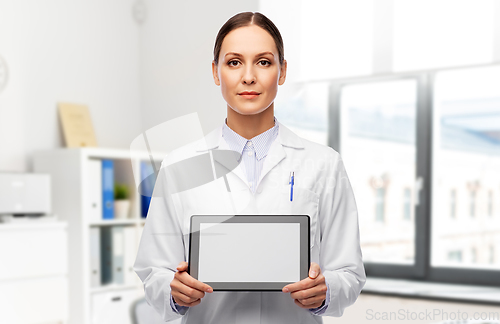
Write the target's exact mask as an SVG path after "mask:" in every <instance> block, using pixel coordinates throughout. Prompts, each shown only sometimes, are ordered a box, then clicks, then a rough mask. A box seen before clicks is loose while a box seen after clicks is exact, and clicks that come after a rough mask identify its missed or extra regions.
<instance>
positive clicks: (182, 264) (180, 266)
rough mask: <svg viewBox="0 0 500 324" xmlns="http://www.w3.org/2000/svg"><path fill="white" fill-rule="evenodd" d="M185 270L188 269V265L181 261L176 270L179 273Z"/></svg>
mask: <svg viewBox="0 0 500 324" xmlns="http://www.w3.org/2000/svg"><path fill="white" fill-rule="evenodd" d="M187 268H188V263H187V262H186V261H182V262H181V263H179V265H178V266H177V270H179V271H185V270H187Z"/></svg>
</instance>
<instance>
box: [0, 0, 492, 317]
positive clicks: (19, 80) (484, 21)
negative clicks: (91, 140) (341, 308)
mask: <svg viewBox="0 0 500 324" xmlns="http://www.w3.org/2000/svg"><path fill="white" fill-rule="evenodd" d="M242 11H259V12H262V13H263V14H265V15H266V16H267V17H269V18H270V19H271V20H272V21H273V22H274V23H275V24H276V25H277V27H278V28H279V30H280V32H281V34H282V36H283V39H284V44H285V59H286V60H287V61H288V72H287V80H286V82H285V84H284V85H283V86H281V87H280V88H279V92H278V96H277V99H276V101H275V114H276V117H277V119H278V120H279V121H280V122H282V123H284V124H285V125H287V126H288V127H289V128H291V129H292V130H293V131H295V132H296V133H297V134H299V135H301V136H303V137H305V138H307V139H310V140H313V141H316V142H318V143H321V144H324V145H330V146H331V147H333V148H334V149H336V150H337V151H339V152H340V154H341V156H342V157H343V160H344V163H345V166H346V169H347V172H348V175H349V178H350V181H351V183H352V186H353V189H354V192H355V196H356V201H357V204H358V209H359V221H360V237H361V248H362V252H363V258H364V262H365V266H366V270H367V275H368V280H367V284H366V286H365V289H364V290H363V292H362V293H361V295H360V297H359V299H358V301H357V302H356V304H355V305H353V306H351V307H349V308H348V309H346V311H345V313H344V316H343V317H342V318H339V319H334V318H324V322H325V323H334V322H337V323H362V322H365V321H366V322H370V321H379V320H380V321H384V322H387V323H398V322H401V321H406V320H408V321H412V322H415V323H439V322H443V321H447V320H449V321H458V320H470V322H471V323H472V322H474V323H496V322H498V323H500V307H499V306H500V0H432V1H431V0H349V1H347V0H329V1H326V0H322V1H320V0H308V1H305V0H289V1H284V0H279V1H278V0H260V1H257V0H249V1H244V2H241V1H229V0H218V1H170V0H168V1H167V0H127V1H123V0H110V1H95V0H94V1H72V2H67V1H62V0H42V1H34V0H20V1H10V0H0V172H11V173H12V172H18V173H32V172H36V171H37V169H36V165H35V164H36V163H35V155H36V154H37V152H45V151H52V150H55V149H59V148H62V147H64V142H63V135H62V130H61V126H60V121H59V118H58V113H57V105H58V103H59V102H76V103H82V104H85V105H87V106H88V109H89V111H90V115H91V117H92V123H93V127H94V130H95V135H96V138H97V142H98V146H99V147H100V148H106V149H114V150H116V151H113V152H126V151H127V150H128V149H129V148H130V145H131V143H132V142H133V141H134V139H136V138H137V137H138V136H139V135H141V133H143V132H145V131H147V130H149V129H152V128H154V127H155V126H158V125H160V124H162V123H163V122H167V121H169V120H172V119H174V118H177V117H181V116H184V115H186V114H189V113H197V114H198V117H199V121H200V125H201V129H202V132H203V133H204V134H207V133H208V132H209V131H211V130H212V129H213V128H215V127H217V126H220V124H221V123H222V122H223V120H224V118H225V116H226V103H225V101H224V100H223V98H222V96H221V93H220V88H219V87H217V86H216V85H215V84H214V82H213V78H212V70H211V62H212V59H213V46H214V42H215V37H216V35H217V32H218V30H219V28H220V27H221V26H222V25H223V24H224V23H225V21H226V20H227V19H229V18H230V17H231V16H233V15H234V14H236V13H238V12H242ZM96 154H97V153H96ZM106 154H107V153H106ZM106 154H104V155H103V156H105V155H106ZM110 154H111V153H110ZM113 154H115V153H112V154H111V155H113ZM120 154H122V153H116V156H121V155H120ZM97 155H98V154H97ZM97 155H96V156H97ZM106 156H107V155H106ZM90 157H91V156H90ZM122 167H123V168H126V167H127V165H125V164H124V165H123V166H122ZM132 183H134V182H133V180H132ZM132 186H134V184H132ZM135 186H136V187H137V182H136V183H135ZM52 190H53V192H54V193H57V192H59V191H60V190H62V189H61V188H54V187H52ZM52 199H53V200H52V201H54V200H57V199H58V197H57V195H55V196H53V198H52ZM77 208H78V207H77ZM58 216H59V217H61V219H62V220H65V219H67V220H68V222H70V223H69V227H68V233H69V234H71V233H72V232H71V231H72V230H75V231H77V230H78V229H74V227H75V226H79V225H78V224H79V223H78V222H73V223H71V220H70V219H69V218H68V216H65V215H58ZM101 225H103V224H101V223H94V224H91V225H90V227H89V228H91V227H101ZM115 225H125V226H127V225H133V226H136V227H135V228H136V229H137V233H138V237H137V238H136V239H137V240H138V239H139V238H140V232H141V229H142V226H143V225H144V222H143V221H137V222H135V221H134V222H132V223H127V222H125V223H123V222H122V223H116V224H115ZM0 226H5V225H2V224H0ZM71 226H73V229H71ZM81 226H83V225H81ZM104 226H105V225H103V226H102V227H104ZM0 230H1V227H0ZM0 233H2V232H0ZM3 233H13V232H12V231H4V232H3ZM84 235H87V236H88V235H89V234H88V233H87V232H85V234H84ZM68 236H70V235H68ZM5 237H7V236H5V235H4V238H5ZM82 240H83V239H82ZM87 241H88V240H87V239H86V238H85V241H82V244H81V245H82V246H83V245H85V246H87V245H88V244H87V243H88V242H87ZM0 242H3V244H0V251H1V253H0V255H3V256H5V255H12V251H14V252H16V247H13V246H12V245H7V244H8V241H7V240H5V241H2V239H1V238H0ZM65 242H67V244H68V245H67V260H65V262H67V263H68V264H67V265H66V266H67V267H68V269H69V271H65V272H63V273H62V276H63V277H64V278H65V280H66V282H65V283H64V284H62V286H59V287H62V288H61V289H62V290H61V291H62V292H64V294H66V295H64V296H67V298H64V300H65V301H63V302H61V303H60V304H58V305H54V304H47V305H48V306H47V307H48V308H50V310H51V311H50V312H47V313H46V314H45V313H44V314H45V315H46V316H45V317H43V316H31V317H26V316H24V315H22V314H17V313H16V312H18V311H19V310H21V309H24V310H25V311H29V310H30V308H31V307H34V309H36V306H34V304H30V303H35V301H29V302H28V301H27V302H25V303H24V304H23V305H15V300H23V298H24V296H18V297H19V298H18V299H16V298H10V297H9V295H8V293H6V292H15V291H17V290H18V289H17V288H16V287H17V286H16V285H23V284H25V285H26V283H30V281H29V280H32V278H31V277H30V278H13V279H12V278H9V277H7V275H5V276H2V272H1V270H0V291H2V288H1V287H2V285H3V286H4V288H5V289H4V290H3V291H4V293H3V294H2V293H1V292H0V322H2V323H4V321H3V320H2V313H4V311H7V310H10V313H9V314H10V315H9V316H10V317H8V318H9V320H10V321H13V322H9V323H61V322H64V323H96V324H97V323H108V322H106V321H107V319H105V318H106V317H105V315H102V317H99V316H97V315H96V312H99V311H102V307H104V306H102V305H106V303H109V304H112V303H113V298H116V297H115V296H114V295H113V294H119V292H120V291H121V290H123V289H122V288H127V289H129V290H130V288H131V287H132V288H133V291H134V294H133V296H132V297H130V298H122V299H121V301H122V302H123V301H125V300H126V301H127V302H126V303H125V302H123V303H122V304H124V305H125V306H123V307H122V306H120V307H115V308H110V309H113V312H115V311H116V312H117V313H116V314H114V313H112V315H116V316H109V315H106V316H109V318H127V321H128V320H130V321H131V322H132V321H133V318H132V317H133V316H130V313H129V312H130V310H131V308H132V305H133V303H134V302H135V303H137V302H138V301H140V298H141V294H143V292H142V286H141V285H140V282H134V283H133V284H130V283H129V284H128V285H126V286H124V287H121V286H120V285H116V284H115V285H113V286H109V287H111V288H109V289H107V288H106V285H102V287H98V288H96V287H94V288H92V289H90V288H89V289H86V288H85V289H83V288H82V289H81V291H80V290H78V292H77V293H76V292H75V290H73V291H72V290H71V287H73V286H74V283H72V280H73V281H75V280H81V278H80V279H78V278H79V277H78V276H77V275H74V273H73V274H72V272H71V270H72V269H74V268H72V266H71V264H70V263H71V260H72V257H71V255H72V254H75V253H76V254H78V253H82V255H83V254H88V251H87V250H84V251H83V252H81V251H80V250H79V248H80V246H78V244H77V245H74V244H75V243H69V242H70V240H69V239H68V240H66V241H65ZM83 242H85V243H83ZM36 244H37V243H36V242H35V241H31V242H29V243H28V244H27V247H26V250H29V249H30V246H35V245H36ZM65 244H66V243H65ZM72 244H73V245H72ZM75 246H76V247H75ZM77 247H78V248H77ZM135 248H136V245H132V247H131V249H135ZM77 250H78V251H77ZM8 251H10V252H8ZM18 251H21V250H18ZM22 251H24V250H22ZM62 253H66V252H65V251H62ZM17 257H18V258H20V259H21V258H23V256H22V255H17ZM2 261H3V260H0V262H2ZM2 264H3V265H2V268H3V267H9V266H11V267H12V265H11V264H4V263H3V262H2ZM83 264H85V265H86V264H87V263H83ZM81 272H82V274H81V276H82V278H83V277H85V278H87V277H88V276H89V275H90V274H86V272H85V271H84V270H82V271H81ZM87 272H88V271H87ZM33 276H34V277H36V273H35V274H33ZM85 280H87V281H88V278H87V279H85ZM6 287H7V288H9V289H6ZM37 287H38V286H36V285H34V284H33V285H31V284H29V285H27V288H26V287H25V288H26V289H27V290H26V291H29V289H38V288H37ZM44 287H45V288H39V291H38V293H39V294H40V296H44V295H45V294H50V292H49V291H48V290H47V287H50V285H49V286H44ZM49 290H50V289H49ZM103 293H107V295H106V296H105V297H103V298H102V299H98V298H97V297H93V296H94V295H99V294H101V295H102V294H103ZM82 294H85V297H82ZM58 296H59V297H60V296H61V295H60V294H59V293H58ZM101 297H102V296H101ZM106 298H108V299H109V300H107V299H106ZM120 298H121V297H120ZM79 303H82V305H83V304H85V306H82V307H79ZM99 303H101V304H99ZM100 307H101V308H100ZM13 310H14V311H13ZM40 312H42V311H40ZM118 313H120V314H121V315H118ZM464 313H465V315H464ZM35 315H36V314H35ZM4 316H5V315H4ZM120 316H123V317H120ZM37 317H40V318H42V317H43V318H44V320H40V318H37ZM129 318H130V319H129ZM474 320H476V321H474ZM5 323H7V322H5ZM109 323H111V322H109ZM113 323H114V322H113ZM120 323H123V322H120Z"/></svg>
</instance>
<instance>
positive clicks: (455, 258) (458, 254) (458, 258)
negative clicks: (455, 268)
mask: <svg viewBox="0 0 500 324" xmlns="http://www.w3.org/2000/svg"><path fill="white" fill-rule="evenodd" d="M448 261H450V262H456V263H460V262H462V251H450V252H448Z"/></svg>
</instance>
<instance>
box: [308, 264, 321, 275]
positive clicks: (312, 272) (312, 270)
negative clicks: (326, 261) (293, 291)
mask: <svg viewBox="0 0 500 324" xmlns="http://www.w3.org/2000/svg"><path fill="white" fill-rule="evenodd" d="M320 273H321V268H320V267H319V264H317V263H316V262H311V267H310V268H309V278H311V279H315V278H316V277H317V276H318V275H319V274H320Z"/></svg>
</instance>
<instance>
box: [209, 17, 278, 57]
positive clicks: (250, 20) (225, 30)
mask: <svg viewBox="0 0 500 324" xmlns="http://www.w3.org/2000/svg"><path fill="white" fill-rule="evenodd" d="M250 25H256V26H259V27H260V28H262V29H264V30H265V31H267V32H268V33H269V34H270V35H271V37H272V38H273V39H274V43H275V44H276V48H277V49H278V57H279V63H280V65H283V60H284V55H285V54H284V46H283V39H282V38H281V34H280V32H279V30H278V28H277V27H276V26H275V25H274V24H273V22H272V21H271V20H270V19H269V18H267V17H266V16H264V15H263V14H261V13H260V12H251V11H247V12H241V13H239V14H236V15H234V16H232V17H231V18H229V20H228V21H226V23H225V24H224V25H223V26H222V27H221V28H220V30H219V33H218V34H217V38H216V39H215V46H214V61H215V65H219V54H220V49H221V47H222V41H223V40H224V38H225V37H226V35H227V34H229V32H231V31H233V30H235V29H237V28H240V27H245V26H250Z"/></svg>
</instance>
